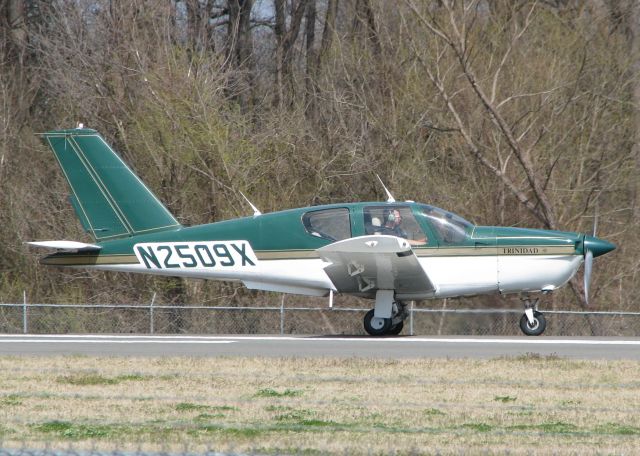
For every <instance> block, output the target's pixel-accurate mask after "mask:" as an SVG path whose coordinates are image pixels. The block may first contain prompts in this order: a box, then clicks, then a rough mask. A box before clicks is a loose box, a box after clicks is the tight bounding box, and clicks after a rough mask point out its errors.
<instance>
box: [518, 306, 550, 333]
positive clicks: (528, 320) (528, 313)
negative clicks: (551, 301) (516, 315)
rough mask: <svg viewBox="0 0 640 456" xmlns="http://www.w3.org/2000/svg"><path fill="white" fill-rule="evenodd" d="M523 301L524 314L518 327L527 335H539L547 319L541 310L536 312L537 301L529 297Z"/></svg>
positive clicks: (544, 327) (545, 325) (545, 326)
mask: <svg viewBox="0 0 640 456" xmlns="http://www.w3.org/2000/svg"><path fill="white" fill-rule="evenodd" d="M523 301H524V315H523V316H522V318H520V329H521V330H522V332H523V333H525V334H526V335H527V336H539V335H540V334H542V333H543V332H544V330H545V329H546V328H547V320H545V318H544V315H542V312H538V309H537V307H538V301H539V299H536V300H535V301H532V300H531V299H529V298H525V299H523Z"/></svg>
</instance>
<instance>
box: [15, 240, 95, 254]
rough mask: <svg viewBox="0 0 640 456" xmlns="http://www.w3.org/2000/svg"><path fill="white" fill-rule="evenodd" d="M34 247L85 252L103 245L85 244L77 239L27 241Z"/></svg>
mask: <svg viewBox="0 0 640 456" xmlns="http://www.w3.org/2000/svg"><path fill="white" fill-rule="evenodd" d="M27 244H29V245H32V246H34V247H42V248H46V249H56V250H70V251H74V252H83V251H88V250H100V249H101V248H102V247H100V246H99V245H94V244H85V243H84V242H77V241H39V242H27Z"/></svg>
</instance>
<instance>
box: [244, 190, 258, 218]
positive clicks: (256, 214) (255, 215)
mask: <svg viewBox="0 0 640 456" xmlns="http://www.w3.org/2000/svg"><path fill="white" fill-rule="evenodd" d="M239 193H240V194H241V195H242V197H243V198H244V200H245V201H246V202H247V203H249V206H251V209H253V216H254V217H257V216H259V215H262V212H260V211H259V210H258V208H257V207H255V206H254V205H253V203H252V202H251V201H249V198H247V197H246V196H244V193H242V192H239Z"/></svg>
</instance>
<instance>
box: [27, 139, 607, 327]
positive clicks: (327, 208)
mask: <svg viewBox="0 0 640 456" xmlns="http://www.w3.org/2000/svg"><path fill="white" fill-rule="evenodd" d="M42 137H43V139H44V141H45V142H46V143H47V144H48V145H49V147H50V148H51V149H52V151H53V152H54V154H55V156H56V158H57V160H58V163H59V164H60V167H61V168H62V171H63V173H64V176H65V178H66V179H67V181H68V183H69V185H70V187H71V193H72V194H71V196H70V201H71V204H72V206H73V208H74V209H75V212H76V214H77V216H78V218H79V219H80V222H81V223H82V225H83V227H84V228H85V230H86V231H87V232H88V233H89V234H90V235H91V236H92V237H93V239H95V243H92V244H88V243H84V242H75V241H44V242H30V243H29V244H31V245H34V246H38V247H45V248H51V249H56V250H57V252H56V253H53V254H50V255H48V256H46V257H44V258H42V259H41V262H42V263H43V264H47V265H56V266H64V267H82V268H93V269H100V270H106V271H121V272H141V273H148V274H158V275H169V276H179V277H193V278H200V279H216V280H230V281H240V282H242V283H243V284H244V285H245V286H246V287H247V288H250V289H254V290H268V291H275V292H282V293H295V294H301V295H309V296H327V295H329V294H331V296H333V293H348V294H353V295H356V296H360V297H363V298H369V299H373V300H374V304H373V309H371V310H370V311H369V312H367V314H366V315H365V317H364V328H365V330H366V332H367V333H369V334H370V335H373V336H381V335H395V334H399V333H400V332H401V331H402V327H403V321H404V319H405V318H406V317H407V314H408V312H407V309H406V304H405V303H406V302H407V301H409V300H423V299H431V298H449V297H458V296H470V295H479V294H490V293H522V294H523V295H524V296H526V298H525V299H523V300H524V301H525V311H524V315H523V316H522V318H521V320H520V327H521V329H522V331H523V332H524V333H525V334H527V335H540V334H542V333H543V331H544V330H545V326H546V322H545V319H544V316H543V314H542V313H541V312H539V311H538V309H537V303H538V300H537V299H536V300H534V299H531V298H530V297H529V293H533V292H551V291H553V290H555V289H557V288H559V287H561V286H563V285H564V284H566V283H567V281H568V280H569V279H571V278H572V277H573V276H574V274H575V273H576V272H577V270H578V268H579V267H580V265H581V264H582V263H585V289H586V290H588V282H589V278H590V275H591V264H592V261H593V258H594V257H597V256H600V255H603V254H605V253H607V252H609V251H611V250H613V249H615V246H614V245H613V244H611V243H609V242H607V241H605V240H602V239H598V238H596V237H595V236H589V235H584V234H578V233H571V232H561V231H548V230H540V229H522V228H506V227H496V226H475V225H473V224H471V223H469V222H468V221H466V220H464V219H463V218H461V217H459V216H457V215H455V214H452V213H451V212H447V211H445V210H442V209H439V208H437V207H434V206H431V205H428V204H419V203H415V202H412V201H407V202H396V201H395V200H394V199H393V197H391V194H390V193H389V192H388V190H387V189H386V187H385V191H387V194H388V195H389V200H388V201H387V202H369V203H345V204H331V205H324V206H312V207H305V208H299V209H290V210H284V211H279V212H273V213H266V214H262V213H260V211H258V210H257V209H256V208H255V206H253V205H251V207H252V208H253V209H254V215H253V216H252V217H245V218H240V219H235V220H226V221H221V222H215V223H210V224H205V225H198V226H190V227H186V226H182V225H181V224H180V223H179V222H178V221H177V220H176V219H175V218H174V216H173V215H172V214H171V213H170V212H169V211H168V210H167V209H166V208H165V206H164V205H163V204H162V203H161V202H160V201H159V200H158V199H157V198H156V197H155V196H154V194H153V193H152V192H151V191H150V190H149V189H148V188H147V187H146V186H145V185H144V184H143V183H142V181H141V180H140V179H139V178H138V177H137V176H136V175H135V174H134V173H133V171H132V170H131V169H130V168H129V167H128V166H127V165H126V164H125V163H124V162H123V161H122V159H121V158H120V157H119V156H118V154H117V153H116V152H115V151H114V150H113V149H112V148H111V147H110V146H109V145H108V144H107V143H106V141H105V140H104V139H103V138H102V136H100V134H98V132H96V131H95V130H91V129H86V128H82V127H80V128H77V129H70V130H59V131H50V132H47V133H43V134H42ZM243 196H244V195H243ZM247 201H248V200H247ZM249 204H251V203H249Z"/></svg>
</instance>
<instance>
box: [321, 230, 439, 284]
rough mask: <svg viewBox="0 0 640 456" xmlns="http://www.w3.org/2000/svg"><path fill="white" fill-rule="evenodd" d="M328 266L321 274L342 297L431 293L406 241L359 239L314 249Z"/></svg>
mask: <svg viewBox="0 0 640 456" xmlns="http://www.w3.org/2000/svg"><path fill="white" fill-rule="evenodd" d="M318 253H319V254H320V258H322V259H323V260H324V261H327V262H328V263H330V264H329V265H327V266H326V267H325V272H326V273H327V275H328V276H329V278H330V279H331V281H332V282H333V284H334V285H335V287H336V289H337V290H338V291H339V292H342V293H373V292H375V291H377V290H395V291H396V293H399V294H405V293H407V294H412V293H415V294H419V293H429V292H432V291H434V290H435V288H434V286H433V283H431V280H429V277H428V276H427V274H426V272H425V271H424V269H423V268H422V266H420V263H419V261H418V258H417V257H416V255H415V253H414V252H413V250H411V246H410V245H409V243H408V242H407V240H406V239H402V238H398V237H395V236H385V235H374V236H360V237H356V238H351V239H345V240H343V241H338V242H334V243H333V244H329V245H327V246H325V247H322V248H320V249H318Z"/></svg>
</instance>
